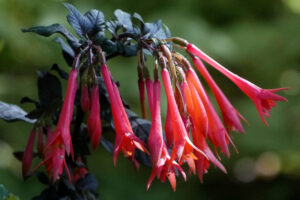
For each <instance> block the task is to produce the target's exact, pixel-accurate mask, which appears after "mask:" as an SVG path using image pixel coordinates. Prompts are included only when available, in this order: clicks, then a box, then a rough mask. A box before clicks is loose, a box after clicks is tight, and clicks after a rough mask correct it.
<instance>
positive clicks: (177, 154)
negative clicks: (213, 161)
mask: <svg viewBox="0 0 300 200" xmlns="http://www.w3.org/2000/svg"><path fill="white" fill-rule="evenodd" d="M161 76H162V80H163V84H164V87H165V92H166V96H167V100H168V106H169V108H170V112H171V118H172V123H173V138H174V146H173V150H172V156H171V161H173V160H174V159H175V158H177V159H178V160H179V162H183V161H188V164H189V166H190V161H191V160H194V159H197V158H196V157H195V156H194V154H193V149H195V150H196V151H198V152H199V153H201V154H203V155H204V156H205V154H204V153H203V152H202V151H201V150H199V149H198V148H197V147H195V146H194V144H193V143H192V142H191V140H190V138H189V136H188V134H187V132H186V128H185V126H184V124H183V121H182V119H181V116H180V113H179V110H178V107H177V105H176V101H175V97H174V93H173V89H172V84H171V80H170V77H169V72H168V71H167V70H166V69H162V71H161ZM190 167H191V166H190Z"/></svg>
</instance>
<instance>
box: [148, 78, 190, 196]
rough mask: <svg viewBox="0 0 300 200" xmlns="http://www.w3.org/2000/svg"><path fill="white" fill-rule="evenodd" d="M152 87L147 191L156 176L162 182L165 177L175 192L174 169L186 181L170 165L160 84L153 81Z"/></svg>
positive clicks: (174, 164)
mask: <svg viewBox="0 0 300 200" xmlns="http://www.w3.org/2000/svg"><path fill="white" fill-rule="evenodd" d="M152 87H153V93H151V94H152V95H153V96H152V100H151V99H150V100H149V102H152V104H151V105H152V107H150V110H151V117H152V124H151V130H150V134H149V138H148V145H149V149H150V155H151V160H152V166H153V170H152V173H151V175H150V178H149V180H148V183H147V190H148V189H149V187H150V185H151V183H152V181H153V179H154V177H155V176H157V178H159V179H160V180H161V181H163V182H164V181H165V178H166V177H167V178H168V179H169V182H170V184H171V186H172V188H173V190H174V191H175V190H176V174H175V169H178V170H179V171H180V172H181V174H182V176H183V177H184V179H186V176H185V173H184V172H183V170H182V169H181V167H180V166H179V165H178V164H177V163H176V162H175V161H173V162H172V163H171V158H170V155H169V153H168V150H167V148H166V144H165V143H164V140H163V135H162V126H161V114H160V82H159V81H158V80H157V81H155V82H154V84H153V86H152ZM147 93H148V91H147Z"/></svg>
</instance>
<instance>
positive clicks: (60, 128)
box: [45, 69, 77, 157]
mask: <svg viewBox="0 0 300 200" xmlns="http://www.w3.org/2000/svg"><path fill="white" fill-rule="evenodd" d="M76 78H77V71H76V69H72V71H71V72H70V75H69V80H68V87H67V92H66V97H65V101H64V104H63V107H62V109H61V113H60V115H59V119H58V124H57V127H56V129H55V131H54V133H53V137H51V140H50V141H49V142H48V143H47V145H46V147H45V148H46V149H47V148H48V146H49V145H52V143H53V142H54V141H55V140H56V138H57V137H59V136H61V139H62V141H63V143H64V146H65V147H64V148H65V149H66V153H67V154H68V155H69V154H70V153H71V155H72V157H74V153H73V147H72V140H71V135H70V124H71V121H72V117H73V106H74V100H75V95H76V90H77V80H76Z"/></svg>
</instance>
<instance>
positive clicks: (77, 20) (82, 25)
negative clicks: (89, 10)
mask: <svg viewBox="0 0 300 200" xmlns="http://www.w3.org/2000/svg"><path fill="white" fill-rule="evenodd" d="M64 5H65V7H66V8H67V9H68V10H69V11H70V13H69V14H68V15H67V20H68V22H69V24H70V25H71V26H72V27H73V28H74V30H75V31H76V33H77V34H78V36H80V37H85V35H86V34H88V33H90V32H91V31H92V29H93V25H92V23H91V22H90V20H89V19H88V18H87V17H85V16H83V15H82V14H81V13H80V12H79V11H78V10H77V9H76V8H75V7H74V6H73V5H71V4H69V3H64Z"/></svg>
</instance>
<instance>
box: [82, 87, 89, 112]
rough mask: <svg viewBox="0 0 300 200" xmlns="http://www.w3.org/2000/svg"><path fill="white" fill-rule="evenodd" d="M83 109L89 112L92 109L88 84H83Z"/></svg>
mask: <svg viewBox="0 0 300 200" xmlns="http://www.w3.org/2000/svg"><path fill="white" fill-rule="evenodd" d="M80 104H81V109H82V110H83V112H88V111H89V109H90V97H89V88H88V85H87V84H83V86H82V88H81V97H80Z"/></svg>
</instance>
